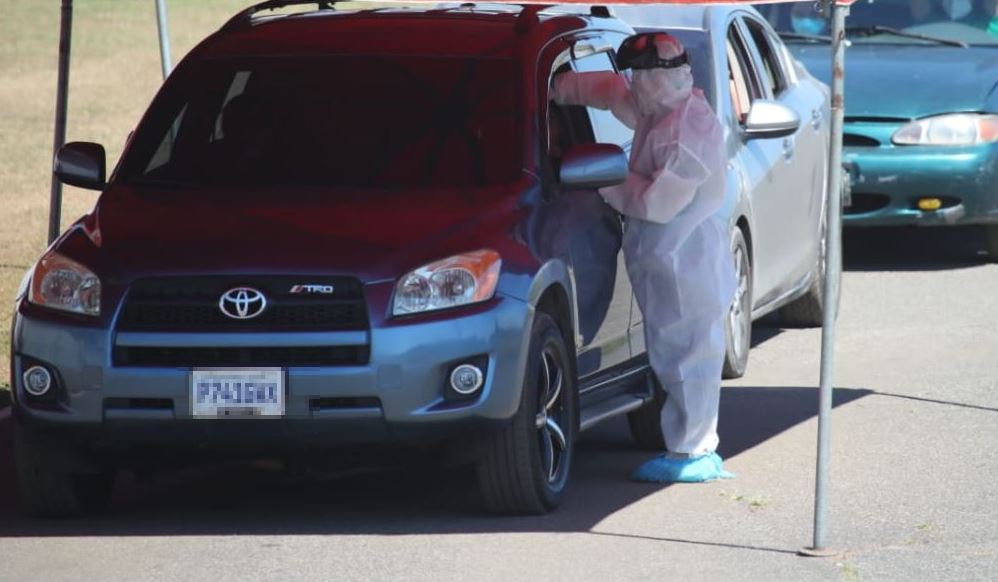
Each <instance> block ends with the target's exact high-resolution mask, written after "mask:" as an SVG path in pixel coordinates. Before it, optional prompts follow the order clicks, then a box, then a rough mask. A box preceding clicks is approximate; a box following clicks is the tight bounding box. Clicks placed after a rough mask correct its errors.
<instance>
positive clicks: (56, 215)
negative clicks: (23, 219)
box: [48, 0, 73, 244]
mask: <svg viewBox="0 0 998 582" xmlns="http://www.w3.org/2000/svg"><path fill="white" fill-rule="evenodd" d="M72 36H73V0H62V20H61V23H60V25H59V80H58V82H57V85H56V94H55V140H54V141H55V143H54V144H53V147H52V150H53V151H52V155H53V158H54V157H55V154H57V153H59V148H61V147H62V146H63V144H65V143H66V110H67V109H68V108H69V49H70V41H71V40H72ZM61 221H62V182H60V181H59V178H58V177H57V176H56V175H55V174H54V173H53V174H52V195H51V197H50V198H49V238H48V244H52V241H54V240H55V239H56V238H58V236H59V231H60V230H61V228H60V227H61Z"/></svg>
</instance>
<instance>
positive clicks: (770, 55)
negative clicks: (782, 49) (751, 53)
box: [744, 18, 787, 97]
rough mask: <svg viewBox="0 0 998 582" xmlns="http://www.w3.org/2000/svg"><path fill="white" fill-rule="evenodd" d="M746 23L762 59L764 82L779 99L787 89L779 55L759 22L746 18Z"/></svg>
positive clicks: (761, 72) (761, 73)
mask: <svg viewBox="0 0 998 582" xmlns="http://www.w3.org/2000/svg"><path fill="white" fill-rule="evenodd" d="M744 22H745V26H746V28H748V31H749V34H750V35H751V36H752V40H753V41H754V42H755V46H756V49H757V50H758V51H759V57H760V58H761V59H762V70H761V71H759V73H760V75H761V76H762V81H763V83H765V84H766V85H767V86H768V88H769V92H770V94H771V95H773V96H774V97H779V96H780V95H781V94H782V93H783V91H785V90H786V88H787V76H786V73H784V71H783V64H782V62H781V61H780V57H779V54H778V53H777V52H776V50H774V48H773V45H772V43H771V42H770V39H769V35H767V34H766V31H765V30H764V29H763V28H762V26H761V25H760V24H759V23H758V22H756V21H754V20H752V19H750V18H746V19H745V20H744Z"/></svg>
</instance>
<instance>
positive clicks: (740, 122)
mask: <svg viewBox="0 0 998 582" xmlns="http://www.w3.org/2000/svg"><path fill="white" fill-rule="evenodd" d="M726 50H727V61H728V81H729V88H730V94H731V96H732V107H733V109H734V120H732V124H733V125H734V127H733V131H734V132H735V134H736V135H737V136H738V137H737V141H738V143H739V146H740V147H739V149H738V152H737V154H736V157H737V159H738V160H739V163H740V164H741V167H742V169H743V173H742V179H743V180H745V182H746V190H747V191H748V192H749V198H750V203H749V204H750V207H751V213H752V232H751V233H750V234H751V238H752V259H753V263H752V266H753V293H752V295H753V306H757V305H761V304H764V303H766V302H768V301H770V300H772V299H775V297H776V296H777V295H778V294H779V293H780V291H781V290H780V283H781V279H782V277H781V275H780V274H781V273H782V272H784V270H785V269H786V267H785V266H783V264H784V263H788V262H789V261H788V260H787V258H786V256H785V249H783V246H784V244H785V242H784V240H785V236H784V235H783V233H782V232H781V230H782V228H783V226H784V225H783V224H781V222H780V221H781V217H783V216H784V212H785V210H784V204H783V200H782V196H783V194H782V193H781V192H780V191H779V190H778V189H777V188H776V187H775V185H776V184H780V183H783V182H784V181H785V176H784V175H785V174H786V172H787V171H788V170H787V163H786V158H785V144H784V142H783V140H781V139H749V138H748V137H747V135H746V133H745V131H744V123H745V120H746V117H747V116H748V113H749V109H750V108H751V107H752V103H754V102H755V101H756V100H758V99H764V98H768V97H769V94H768V93H767V89H766V87H765V86H764V85H763V84H762V81H761V80H760V77H759V76H758V74H757V72H756V68H755V61H754V58H753V56H752V54H753V53H752V52H751V50H750V48H749V45H748V44H747V43H746V42H745V40H744V33H743V29H742V27H741V26H740V23H739V20H738V19H737V18H736V19H735V20H733V21H732V22H731V24H730V25H729V26H728V32H727V39H726Z"/></svg>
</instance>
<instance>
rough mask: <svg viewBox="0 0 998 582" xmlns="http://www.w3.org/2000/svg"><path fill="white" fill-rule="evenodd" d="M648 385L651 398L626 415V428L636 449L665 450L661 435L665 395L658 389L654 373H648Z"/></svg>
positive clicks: (663, 437)
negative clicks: (636, 446)
mask: <svg viewBox="0 0 998 582" xmlns="http://www.w3.org/2000/svg"><path fill="white" fill-rule="evenodd" d="M648 383H649V385H650V386H651V387H652V390H654V392H653V397H652V399H651V400H649V401H648V402H646V403H645V404H644V405H643V406H642V407H641V408H639V409H637V410H635V411H633V412H629V413H628V414H627V426H628V427H630V429H631V437H632V438H633V439H634V443H635V444H636V445H638V448H641V449H646V450H650V451H664V450H665V435H664V434H663V433H662V406H664V405H665V399H666V398H667V395H666V393H665V391H664V390H662V388H661V387H659V384H658V379H656V378H655V374H654V372H651V371H649V372H648Z"/></svg>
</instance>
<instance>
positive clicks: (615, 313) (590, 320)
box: [545, 41, 633, 378]
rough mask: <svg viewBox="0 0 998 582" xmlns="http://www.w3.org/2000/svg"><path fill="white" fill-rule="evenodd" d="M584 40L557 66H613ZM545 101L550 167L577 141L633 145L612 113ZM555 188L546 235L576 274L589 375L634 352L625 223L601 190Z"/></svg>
mask: <svg viewBox="0 0 998 582" xmlns="http://www.w3.org/2000/svg"><path fill="white" fill-rule="evenodd" d="M582 44H585V45H586V46H583V47H579V50H576V51H575V58H572V53H571V51H569V52H566V53H563V54H562V55H561V57H560V58H559V59H557V60H556V61H555V63H554V65H553V68H556V69H559V72H561V71H567V70H569V69H572V70H576V71H588V70H606V69H607V68H609V69H610V70H612V64H611V63H610V60H609V57H608V56H607V54H606V53H605V52H599V51H596V50H590V49H589V48H587V47H589V46H592V45H590V44H589V42H588V41H583V43H582ZM593 57H596V58H593ZM587 59H592V60H587ZM604 63H605V64H604ZM550 70H551V69H550V68H549V69H548V71H550ZM547 105H548V107H547V111H546V115H545V118H546V129H547V131H546V133H547V136H548V137H547V139H548V143H547V144H546V148H547V150H546V151H547V152H548V155H549V157H550V165H551V167H552V168H557V167H558V166H559V163H560V158H561V157H562V156H564V154H565V153H566V152H567V151H568V150H570V149H571V148H572V146H573V145H577V144H584V143H594V142H597V141H599V142H603V143H612V144H615V145H619V146H621V147H624V148H629V147H630V141H631V138H632V134H633V132H631V131H630V130H628V129H627V128H626V127H623V126H622V125H619V122H618V125H619V127H617V126H614V125H613V124H612V123H611V120H609V119H607V118H606V117H605V116H603V115H602V114H603V113H606V112H602V111H598V110H595V109H592V108H585V107H579V106H558V105H556V104H554V103H553V102H548V104H547ZM553 178H554V179H555V180H556V177H553ZM553 190H554V191H555V192H556V193H555V194H554V195H553V197H552V199H551V200H550V201H549V202H548V203H547V209H546V211H547V213H548V214H549V215H550V216H551V219H550V220H549V221H548V222H549V224H551V225H552V228H551V229H550V232H548V233H547V237H548V238H549V239H550V240H552V248H553V249H554V254H556V255H558V256H560V257H562V258H563V259H564V260H565V261H566V263H567V264H568V265H569V267H570V269H571V272H572V275H573V279H574V284H575V294H576V305H577V311H578V329H577V330H576V331H577V336H578V341H579V344H580V345H579V347H578V357H577V362H578V372H579V377H580V378H585V377H586V376H589V375H592V374H595V373H597V372H599V371H601V370H605V369H607V368H610V367H613V366H616V365H619V364H622V363H625V362H626V361H627V360H628V359H630V357H631V350H630V345H629V343H628V334H627V332H628V325H629V321H630V308H631V296H632V291H631V283H630V280H629V279H628V277H627V269H626V265H625V263H624V255H623V252H622V248H621V242H622V238H623V222H622V219H621V216H620V215H619V214H618V213H617V212H616V211H615V210H614V209H613V208H611V207H610V206H609V205H608V204H606V203H605V202H604V201H603V198H602V196H600V194H599V192H598V191H597V190H568V189H567V188H561V187H560V186H558V187H556V188H554V189H553Z"/></svg>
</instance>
